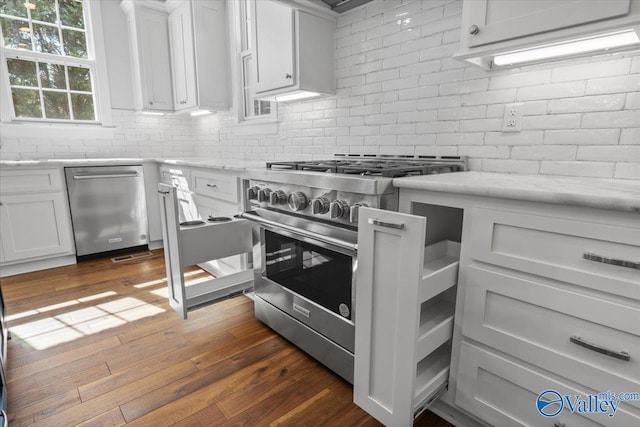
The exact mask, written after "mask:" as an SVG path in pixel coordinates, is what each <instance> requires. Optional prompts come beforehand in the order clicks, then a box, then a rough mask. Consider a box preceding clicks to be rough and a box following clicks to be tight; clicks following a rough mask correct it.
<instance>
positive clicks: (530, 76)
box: [489, 70, 551, 90]
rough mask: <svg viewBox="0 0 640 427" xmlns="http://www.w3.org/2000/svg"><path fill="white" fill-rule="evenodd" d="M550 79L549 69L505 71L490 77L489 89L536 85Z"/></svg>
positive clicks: (547, 81)
mask: <svg viewBox="0 0 640 427" xmlns="http://www.w3.org/2000/svg"><path fill="white" fill-rule="evenodd" d="M550 81H551V70H540V71H530V72H524V73H515V72H513V71H512V72H507V73H505V74H501V75H496V76H492V77H491V83H490V84H489V89H491V90H496V89H510V88H514V87H515V88H517V87H523V86H538V85H542V84H545V83H549V82H550Z"/></svg>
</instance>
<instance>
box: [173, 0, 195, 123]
mask: <svg viewBox="0 0 640 427" xmlns="http://www.w3.org/2000/svg"><path fill="white" fill-rule="evenodd" d="M169 41H170V44H171V70H172V71H173V99H174V104H175V105H174V109H175V110H176V111H180V110H184V109H186V108H194V107H196V106H197V105H198V100H197V88H196V81H197V80H196V79H197V76H196V70H195V56H194V44H193V20H192V15H191V2H184V3H181V4H180V6H179V7H178V8H177V9H175V10H174V11H173V12H171V14H170V15H169Z"/></svg>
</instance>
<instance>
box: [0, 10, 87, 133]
mask: <svg viewBox="0 0 640 427" xmlns="http://www.w3.org/2000/svg"><path fill="white" fill-rule="evenodd" d="M0 29H1V30H2V41H3V48H4V53H5V58H6V65H7V71H8V80H9V86H10V88H11V97H12V101H13V110H14V113H15V117H16V118H18V119H42V120H72V121H95V120H96V112H95V111H96V108H95V107H96V106H95V91H94V86H95V85H94V83H93V82H92V80H93V79H92V75H93V61H92V60H91V59H90V58H89V57H88V52H89V49H88V47H87V34H86V28H85V16H84V8H83V0H27V1H25V0H2V1H0Z"/></svg>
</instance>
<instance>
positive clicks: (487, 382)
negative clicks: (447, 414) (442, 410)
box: [456, 341, 640, 427]
mask: <svg viewBox="0 0 640 427" xmlns="http://www.w3.org/2000/svg"><path fill="white" fill-rule="evenodd" d="M460 347H461V349H460V364H459V367H458V386H457V393H456V404H457V405H459V406H460V407H462V408H463V409H465V410H467V411H469V412H470V413H472V414H474V415H476V416H477V417H479V418H481V419H482V420H484V421H485V422H487V423H489V424H490V425H494V426H523V427H524V426H549V427H553V426H556V427H558V426H566V427H573V426H576V427H577V426H580V427H595V426H612V427H613V426H620V427H622V426H625V427H627V426H637V425H639V423H640V418H638V417H637V415H634V414H632V413H630V412H629V411H627V410H626V409H625V408H624V404H623V406H621V407H619V408H618V409H617V411H616V413H615V415H614V416H613V417H610V416H609V414H590V413H578V412H577V411H576V412H571V411H570V410H569V409H568V408H567V404H566V402H565V403H563V404H564V408H563V409H562V410H561V411H560V413H559V414H558V415H557V416H555V417H552V418H546V417H544V416H542V415H540V413H539V412H538V409H537V406H536V401H537V398H538V395H539V394H540V393H542V392H543V391H546V390H553V391H556V392H557V393H559V394H560V395H561V396H569V398H570V399H571V402H572V403H573V402H575V397H576V396H581V397H582V398H585V399H586V396H587V395H588V394H590V393H593V392H594V391H593V390H592V389H589V388H585V387H581V386H576V385H573V383H572V382H568V381H566V379H564V378H562V377H561V376H556V375H552V374H549V373H548V372H546V371H543V370H540V369H537V368H535V367H532V366H530V365H528V364H526V363H522V362H520V361H517V360H515V359H513V358H511V357H509V356H507V355H504V354H503V353H501V352H499V351H496V350H489V349H485V348H482V347H480V346H478V345H475V344H471V343H469V342H466V341H462V344H461V346H460ZM583 375H584V376H587V375H589V371H588V370H587V371H585V372H584V374H583ZM602 387H604V389H603V390H602V391H607V390H609V389H611V388H610V387H609V386H608V384H606V383H605V384H603V385H602ZM637 390H638V389H637V388H636V389H635V391H637ZM553 396H554V394H549V395H548V396H547V397H553ZM553 405H554V406H549V407H548V408H546V409H545V411H547V413H548V414H553V413H554V412H556V411H557V410H559V409H560V406H559V404H558V406H555V404H553ZM609 413H611V412H609Z"/></svg>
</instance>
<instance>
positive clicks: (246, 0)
mask: <svg viewBox="0 0 640 427" xmlns="http://www.w3.org/2000/svg"><path fill="white" fill-rule="evenodd" d="M238 3H239V6H240V11H239V12H240V13H239V17H240V26H239V27H240V47H239V50H240V74H241V76H242V79H241V81H240V84H241V89H242V90H241V92H242V112H241V114H239V118H240V120H253V119H257V118H270V119H273V120H275V118H276V112H275V103H272V102H270V101H260V100H257V99H253V97H252V96H251V84H252V82H253V81H255V79H254V76H253V74H252V73H254V72H255V66H254V64H253V58H254V57H255V54H254V46H255V41H254V37H255V32H254V31H253V28H254V22H253V16H254V11H255V4H254V2H253V1H252V0H241V1H240V2H238Z"/></svg>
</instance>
